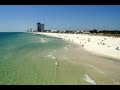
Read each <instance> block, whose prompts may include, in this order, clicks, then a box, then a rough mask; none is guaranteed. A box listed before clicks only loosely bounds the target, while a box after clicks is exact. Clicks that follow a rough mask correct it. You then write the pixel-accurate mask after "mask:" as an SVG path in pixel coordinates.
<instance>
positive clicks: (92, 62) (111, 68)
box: [66, 46, 120, 84]
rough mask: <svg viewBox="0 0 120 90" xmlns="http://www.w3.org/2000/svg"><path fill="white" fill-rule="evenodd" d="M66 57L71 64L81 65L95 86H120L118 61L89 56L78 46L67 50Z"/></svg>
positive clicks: (119, 63) (119, 65)
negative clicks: (94, 82)
mask: <svg viewBox="0 0 120 90" xmlns="http://www.w3.org/2000/svg"><path fill="white" fill-rule="evenodd" d="M66 57H69V58H70V61H71V62H72V63H74V64H78V65H82V66H83V67H84V68H85V70H86V74H87V75H89V76H90V77H91V78H92V79H93V80H95V81H96V83H97V84H120V78H119V76H120V62H119V60H117V59H111V58H107V57H101V56H98V55H94V54H91V53H89V52H87V51H85V50H84V49H83V48H82V47H78V46H76V47H74V48H71V49H69V53H66Z"/></svg>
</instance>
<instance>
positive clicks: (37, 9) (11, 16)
mask: <svg viewBox="0 0 120 90" xmlns="http://www.w3.org/2000/svg"><path fill="white" fill-rule="evenodd" d="M37 22H41V23H44V24H45V29H51V30H68V29H71V30H89V29H98V30H102V29H109V30H112V29H119V30H120V5H0V32H25V31H27V30H29V29H30V28H32V29H33V30H36V28H37V25H36V23H37Z"/></svg>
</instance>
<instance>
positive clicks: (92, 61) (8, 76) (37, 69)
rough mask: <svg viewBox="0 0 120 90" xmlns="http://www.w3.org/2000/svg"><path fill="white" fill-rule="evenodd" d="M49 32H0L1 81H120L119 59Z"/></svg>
mask: <svg viewBox="0 0 120 90" xmlns="http://www.w3.org/2000/svg"><path fill="white" fill-rule="evenodd" d="M45 34H46V35H45ZM49 34H51V33H42V34H41V33H34V34H33V33H15V32H13V33H9V32H8V33H0V84H1V85H6V84H7V85H11V84H12V85H13V84H15V85H16V84H17V85H19V84H31V85H33V84H34V85H36V84H37V85H51V84H52V85H65V84H67V85H96V84H97V85H98V84H102V85H104V84H111V85H113V84H114V85H117V84H120V78H119V76H120V60H119V59H115V58H109V57H102V56H99V55H97V54H94V53H90V52H88V51H86V50H85V46H82V44H81V45H78V44H77V43H74V40H73V41H72V40H69V38H68V40H67V39H64V38H65V36H64V34H59V35H58V34H54V33H52V34H54V35H55V36H53V35H52V34H51V36H52V37H51V36H50V35H49ZM62 35H63V36H62ZM67 35H71V36H73V35H74V34H66V38H67ZM56 37H58V38H56ZM59 37H63V38H59ZM68 37H69V36H68ZM73 38H74V37H73Z"/></svg>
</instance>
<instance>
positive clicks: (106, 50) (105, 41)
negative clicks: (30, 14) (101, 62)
mask: <svg viewBox="0 0 120 90" xmlns="http://www.w3.org/2000/svg"><path fill="white" fill-rule="evenodd" d="M34 33H35V34H42V35H48V36H53V37H58V38H62V39H63V40H67V41H70V42H72V43H75V44H78V45H80V46H81V47H83V48H84V49H85V50H86V51H88V52H90V53H93V54H96V55H100V56H107V57H109V58H116V59H120V38H115V37H108V36H95V35H89V34H63V33H62V34H61V33H44V32H34Z"/></svg>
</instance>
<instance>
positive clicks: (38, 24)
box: [37, 22, 44, 32]
mask: <svg viewBox="0 0 120 90" xmlns="http://www.w3.org/2000/svg"><path fill="white" fill-rule="evenodd" d="M37 31H38V32H44V24H41V23H40V22H38V23H37Z"/></svg>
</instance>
